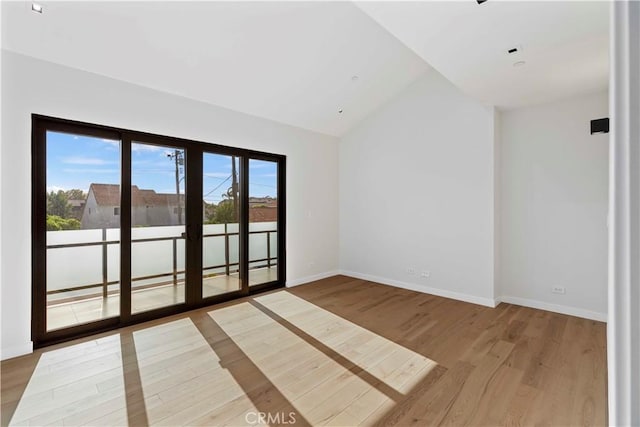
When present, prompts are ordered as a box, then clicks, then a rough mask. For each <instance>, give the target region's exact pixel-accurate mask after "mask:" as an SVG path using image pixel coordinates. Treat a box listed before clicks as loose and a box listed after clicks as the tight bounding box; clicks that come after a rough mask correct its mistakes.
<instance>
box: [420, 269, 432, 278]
mask: <svg viewBox="0 0 640 427" xmlns="http://www.w3.org/2000/svg"><path fill="white" fill-rule="evenodd" d="M420 277H423V278H425V279H428V278H429V277H431V272H430V271H427V270H422V273H420Z"/></svg>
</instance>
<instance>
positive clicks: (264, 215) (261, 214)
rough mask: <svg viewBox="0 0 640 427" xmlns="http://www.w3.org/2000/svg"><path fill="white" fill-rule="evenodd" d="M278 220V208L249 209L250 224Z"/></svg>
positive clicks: (261, 207)
mask: <svg viewBox="0 0 640 427" xmlns="http://www.w3.org/2000/svg"><path fill="white" fill-rule="evenodd" d="M277 220H278V207H277V206H260V207H254V208H249V222H275V221H277Z"/></svg>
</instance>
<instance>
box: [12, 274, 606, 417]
mask: <svg viewBox="0 0 640 427" xmlns="http://www.w3.org/2000/svg"><path fill="white" fill-rule="evenodd" d="M605 355H606V353H605V325H604V324H603V323H599V322H594V321H590V320H584V319H580V318H576V317H570V316H564V315H559V314H554V313H550V312H545V311H540V310H534V309H529V308H524V307H519V306H515V305H510V304H501V305H500V306H498V307H497V308H495V309H491V308H487V307H481V306H476V305H473V304H467V303H463V302H458V301H454V300H450V299H446V298H440V297H435V296H431V295H426V294H420V293H416V292H411V291H407V290H402V289H396V288H391V287H387V286H383V285H378V284H375V283H371V282H365V281H361V280H356V279H352V278H348V277H345V276H336V277H333V278H330V279H325V280H322V281H319V282H315V283H313V284H309V285H305V286H300V287H296V288H293V289H288V290H278V291H274V292H271V293H268V294H262V295H258V296H256V297H251V298H244V299H241V300H238V301H235V302H232V303H227V304H223V305H220V306H217V307H208V308H206V309H201V310H197V311H193V312H190V313H186V314H182V315H177V316H173V317H170V318H167V319H162V320H160V321H154V322H150V323H146V324H141V325H136V326H133V327H129V328H124V329H121V330H118V331H114V332H111V333H106V334H101V335H98V336H94V337H91V338H88V339H83V340H78V341H74V342H70V343H66V344H61V345H57V346H53V347H49V348H45V349H41V350H38V351H36V352H35V353H34V354H33V355H29V356H24V357H20V358H16V359H12V360H8V361H4V362H2V424H3V425H7V424H9V423H10V424H11V425H34V424H36V425H48V424H51V425H126V424H129V425H135V426H142V425H183V424H190V425H259V424H258V423H257V421H258V418H257V417H258V415H257V413H258V412H262V413H267V414H268V416H270V417H271V419H270V420H271V424H292V421H295V422H294V423H293V424H295V425H340V426H351V425H360V424H361V425H416V426H426V425H475V426H480V425H553V426H570V425H575V426H583V425H606V423H607V414H606V356H605ZM268 420H269V419H267V421H268ZM261 425H264V423H263V424H261Z"/></svg>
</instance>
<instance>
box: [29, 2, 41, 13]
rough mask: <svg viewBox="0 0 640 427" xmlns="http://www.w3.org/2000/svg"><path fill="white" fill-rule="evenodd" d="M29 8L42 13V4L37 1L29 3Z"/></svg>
mask: <svg viewBox="0 0 640 427" xmlns="http://www.w3.org/2000/svg"><path fill="white" fill-rule="evenodd" d="M31 10H32V11H34V12H36V13H42V5H41V4H38V3H31Z"/></svg>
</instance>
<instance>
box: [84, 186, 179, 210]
mask: <svg viewBox="0 0 640 427" xmlns="http://www.w3.org/2000/svg"><path fill="white" fill-rule="evenodd" d="M89 193H93V195H94V197H95V199H96V203H97V204H98V206H120V186H119V185H117V184H91V187H89ZM180 200H181V201H182V202H183V203H184V194H181V195H180ZM131 204H132V205H133V206H168V205H175V204H176V195H175V194H167V193H156V192H155V191H154V190H146V189H140V188H138V186H137V185H132V186H131Z"/></svg>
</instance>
